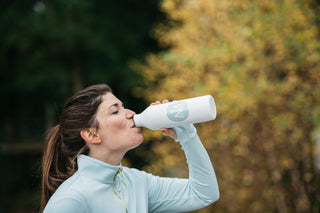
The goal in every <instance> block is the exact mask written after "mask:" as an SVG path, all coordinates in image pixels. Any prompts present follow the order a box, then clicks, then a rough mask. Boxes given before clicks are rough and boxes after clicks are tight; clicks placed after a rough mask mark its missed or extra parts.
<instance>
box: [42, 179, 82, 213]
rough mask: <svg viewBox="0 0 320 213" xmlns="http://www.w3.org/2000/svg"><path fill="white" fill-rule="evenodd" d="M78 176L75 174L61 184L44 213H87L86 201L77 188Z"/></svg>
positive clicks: (79, 188)
mask: <svg viewBox="0 0 320 213" xmlns="http://www.w3.org/2000/svg"><path fill="white" fill-rule="evenodd" d="M79 178H80V177H79V175H78V174H77V173H75V174H74V175H73V176H71V177H70V178H69V179H67V180H66V181H65V182H63V183H62V184H61V185H60V186H59V188H58V189H57V190H56V192H55V193H54V194H53V195H52V196H51V198H50V200H49V202H48V204H47V205H46V208H45V210H44V213H50V212H62V213H63V212H70V213H72V212H79V213H81V212H87V204H86V199H85V197H84V196H83V193H81V187H79V185H80V184H79V183H78V182H79Z"/></svg>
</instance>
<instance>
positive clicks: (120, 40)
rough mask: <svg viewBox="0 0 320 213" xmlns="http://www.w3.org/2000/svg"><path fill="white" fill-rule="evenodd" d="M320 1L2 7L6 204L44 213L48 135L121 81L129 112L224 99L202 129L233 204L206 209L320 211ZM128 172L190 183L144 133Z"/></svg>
mask: <svg viewBox="0 0 320 213" xmlns="http://www.w3.org/2000/svg"><path fill="white" fill-rule="evenodd" d="M319 5H320V2H319V0H299V1H298V0H280V1H279V0H269V1H258V0H242V1H229V0H226V1H218V0H140V1H133V0H122V1H112V2H111V1H101V0H90V1H89V0H83V1H78V0H68V1H62V0H56V1H25V0H19V1H17V0H12V1H0V35H1V41H0V75H1V78H0V80H1V83H0V88H1V89H0V94H1V100H2V101H1V103H2V104H1V111H2V116H1V122H0V127H1V128H0V131H1V137H0V166H1V167H0V168H1V176H0V210H1V212H37V211H38V209H39V206H40V194H41V157H42V149H43V146H44V137H45V134H46V131H47V130H48V129H49V128H50V127H52V126H54V125H55V124H56V123H58V120H59V116H60V114H61V110H62V107H63V104H64V102H65V100H66V99H67V98H68V97H70V96H71V95H72V94H74V93H75V92H76V91H79V90H80V89H82V88H84V87H87V86H89V85H92V84H97V83H107V84H109V85H110V86H111V87H112V88H113V90H114V93H115V95H116V96H117V97H119V99H120V100H122V101H123V102H124V104H125V106H126V107H127V108H130V109H132V110H134V111H136V112H137V113H139V112H141V111H142V110H143V109H144V108H145V107H146V106H147V105H149V103H150V102H152V101H155V100H162V99H164V98H167V99H169V100H173V99H176V100H179V99H183V98H189V97H195V96H200V95H206V94H211V95H212V96H213V97H214V98H215V101H216V104H217V111H218V116H217V119H216V120H215V121H211V122H206V123H201V124H197V125H196V127H197V129H198V133H199V135H200V138H201V139H202V140H203V143H204V145H205V147H206V148H207V150H208V152H209V155H210V157H211V159H212V162H213V165H214V167H215V170H216V174H217V178H218V182H219V187H220V193H221V197H220V199H219V201H218V202H216V203H214V204H212V205H210V206H208V207H206V208H204V209H201V210H198V211H196V212H199V213H211V212H218V213H219V212H221V213H222V212H230V213H235V212H237V213H239V212H257V213H258V212H259V213H260V212H265V213H268V212H270V213H271V212H279V213H291V212H294V213H295V212H297V213H300V212H301V213H304V212H312V213H316V212H319V211H320V34H319V32H320V17H319ZM143 134H144V136H145V142H144V143H143V144H142V145H141V146H140V147H138V148H137V149H135V150H132V151H130V152H129V153H128V154H127V155H126V157H125V159H124V162H123V163H124V164H125V165H127V166H132V167H135V168H138V169H143V170H146V171H148V172H152V173H153V174H156V175H161V176H177V177H187V175H188V174H187V165H186V162H185V157H184V154H183V152H182V151H181V149H180V146H179V145H178V144H177V143H172V141H171V140H170V139H167V138H163V137H162V135H161V134H160V133H159V132H158V131H150V130H147V129H144V130H143Z"/></svg>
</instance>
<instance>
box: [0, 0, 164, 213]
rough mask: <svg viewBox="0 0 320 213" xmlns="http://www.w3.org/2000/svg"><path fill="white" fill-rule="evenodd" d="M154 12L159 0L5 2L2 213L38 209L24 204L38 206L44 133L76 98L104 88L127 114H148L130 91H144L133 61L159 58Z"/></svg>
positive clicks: (1, 19) (1, 27) (1, 20)
mask: <svg viewBox="0 0 320 213" xmlns="http://www.w3.org/2000/svg"><path fill="white" fill-rule="evenodd" d="M157 6H158V0H153V1H150V0H146V1H131V0H126V1H101V0H87V1H86V0H82V1H77V0H69V1H63V0H56V1H48V0H43V1H41V0H39V1H25V0H19V1H17V0H12V1H1V4H0V34H1V41H0V76H1V78H0V81H1V83H0V97H1V100H2V102H1V103H2V104H1V111H2V117H1V122H0V127H1V130H0V133H1V139H0V161H1V163H0V166H1V168H4V169H5V171H6V172H4V175H2V176H1V178H0V180H1V181H0V183H1V184H0V189H1V190H0V205H1V206H2V210H3V211H5V212H13V211H14V210H13V208H16V209H18V210H16V211H19V208H20V209H21V208H22V209H23V210H22V211H31V210H29V208H30V205H33V204H34V203H36V204H39V201H38V202H36V201H35V202H34V203H30V201H29V200H26V199H25V197H28V198H31V199H37V198H38V197H36V198H35V197H34V196H33V195H34V194H35V193H33V194H31V193H32V192H34V191H36V190H37V189H39V187H38V185H40V180H39V176H40V175H39V174H38V173H37V172H38V170H37V166H39V165H34V164H33V163H34V162H40V158H41V154H42V153H41V151H42V150H41V143H43V142H44V135H45V132H46V130H47V129H48V128H49V127H52V126H53V125H56V124H57V122H58V120H59V117H60V114H61V110H62V107H63V104H64V102H65V100H66V98H68V97H69V96H70V95H72V94H74V92H75V91H78V90H80V89H82V88H83V87H85V86H88V85H91V84H96V83H107V84H109V85H111V87H112V88H113V90H114V92H115V94H116V95H117V97H119V98H120V99H121V100H122V101H123V102H124V103H125V104H126V107H128V108H130V109H133V110H137V111H138V110H142V109H143V108H144V106H145V103H144V100H143V99H142V98H140V99H137V98H135V97H133V94H132V87H133V86H136V85H143V84H142V81H141V77H140V76H139V75H138V74H137V73H135V72H134V71H133V70H132V69H130V67H129V66H128V61H130V60H131V59H132V58H134V59H139V60H143V57H144V55H145V53H146V52H154V51H157V50H158V46H157V43H156V42H155V41H154V39H152V38H151V37H150V31H151V27H152V25H153V23H154V22H155V21H156V20H158V19H159V18H160V17H161V16H160V13H159V11H158V8H157ZM3 147H4V148H3ZM10 147H11V148H10ZM13 148H16V149H17V150H18V151H17V152H15V151H12V149H13ZM34 149H36V151H32V152H29V151H28V150H34ZM128 158H129V159H130V160H131V161H133V162H139V166H141V165H142V164H143V162H144V161H143V159H140V160H139V159H138V160H137V158H136V155H135V153H131V154H129V155H128ZM30 167H31V168H30ZM30 170H32V171H30ZM34 170H36V171H34ZM31 173H32V174H33V176H32V177H31V176H30V174H31ZM37 184H38V185H37ZM37 192H38V191H37ZM26 194H27V195H26ZM13 198H14V199H13ZM20 198H22V199H20ZM20 211H21V210H20Z"/></svg>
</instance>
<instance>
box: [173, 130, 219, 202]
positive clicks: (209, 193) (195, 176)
mask: <svg viewBox="0 0 320 213" xmlns="http://www.w3.org/2000/svg"><path fill="white" fill-rule="evenodd" d="M174 129H175V131H176V133H177V135H178V138H177V139H176V141H178V142H179V143H180V144H181V146H182V149H183V150H184V152H185V155H186V158H187V163H188V167H189V184H190V186H191V189H192V190H193V193H194V194H195V195H196V196H197V197H199V198H200V199H201V201H203V202H204V204H205V205H208V204H211V203H213V202H214V201H216V200H218V198H219V188H218V183H217V179H216V175H215V172H214V169H213V166H212V164H211V160H210V158H209V155H208V153H207V151H206V150H205V148H204V146H203V145H202V143H201V141H200V138H199V136H198V135H197V132H196V129H195V128H194V127H193V125H186V126H183V127H178V128H174Z"/></svg>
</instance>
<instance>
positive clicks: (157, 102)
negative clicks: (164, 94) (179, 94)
mask: <svg viewBox="0 0 320 213" xmlns="http://www.w3.org/2000/svg"><path fill="white" fill-rule="evenodd" d="M158 104H161V102H160V101H156V102H153V103H151V104H150V105H151V106H153V105H158Z"/></svg>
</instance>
